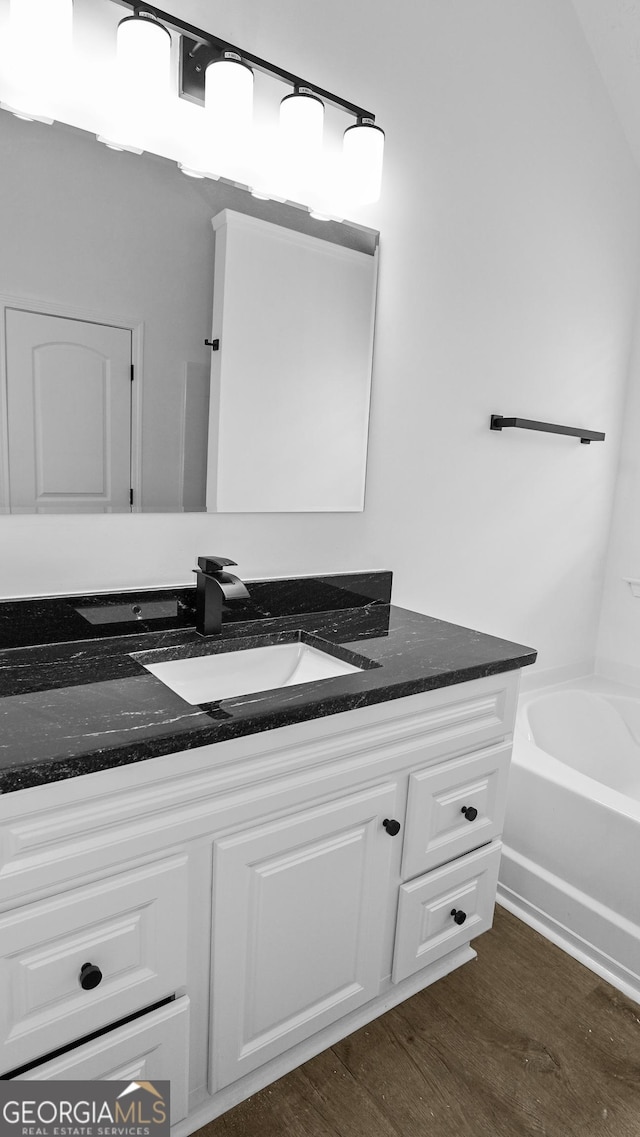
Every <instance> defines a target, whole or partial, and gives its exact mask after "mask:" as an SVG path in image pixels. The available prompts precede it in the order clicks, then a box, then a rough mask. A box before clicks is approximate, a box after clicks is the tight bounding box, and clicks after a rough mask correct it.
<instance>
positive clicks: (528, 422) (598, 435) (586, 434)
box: [490, 415, 604, 446]
mask: <svg viewBox="0 0 640 1137" xmlns="http://www.w3.org/2000/svg"><path fill="white" fill-rule="evenodd" d="M506 426H518V427H520V428H521V429H522V430H543V431H545V432H546V433H547V434H570V435H572V436H573V437H574V438H579V439H580V441H581V442H585V443H586V444H587V446H588V445H589V443H590V442H604V434H602V432H601V431H599V430H583V429H582V427H579V426H557V425H556V423H554V422H536V421H535V419H531V418H504V417H503V416H502V415H491V423H490V429H491V430H503V428H504V427H506Z"/></svg>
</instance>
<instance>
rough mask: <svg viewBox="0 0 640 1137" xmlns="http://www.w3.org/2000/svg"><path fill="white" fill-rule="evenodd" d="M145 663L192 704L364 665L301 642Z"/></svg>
mask: <svg viewBox="0 0 640 1137" xmlns="http://www.w3.org/2000/svg"><path fill="white" fill-rule="evenodd" d="M143 667H146V669H147V671H150V672H151V673H152V674H153V675H155V676H156V678H157V679H161V680H162V682H163V683H165V684H166V685H167V687H170V688H171V690H172V691H175V693H176V695H180V697H181V698H182V699H184V700H185V701H186V702H187V703H192V704H198V703H215V702H217V701H218V699H231V698H233V697H234V696H236V695H250V694H252V693H253V692H254V691H270V690H271V689H272V688H275V687H293V686H294V685H295V684H297V683H310V682H314V681H316V680H318V679H333V678H334V677H335V676H336V675H350V674H351V673H352V672H354V671H361V670H362V668H361V667H356V666H355V665H354V664H353V663H346V662H345V661H344V660H343V659H338V658H336V656H334V655H329V654H328V652H324V651H320V650H319V649H318V648H315V647H311V646H310V645H309V644H306V643H299V642H296V643H284V644H267V645H265V646H264V647H253V648H245V649H243V650H241V651H226V652H217V653H216V654H215V655H197V656H193V657H191V658H190V659H175V660H171V661H170V662H169V663H144V664H143Z"/></svg>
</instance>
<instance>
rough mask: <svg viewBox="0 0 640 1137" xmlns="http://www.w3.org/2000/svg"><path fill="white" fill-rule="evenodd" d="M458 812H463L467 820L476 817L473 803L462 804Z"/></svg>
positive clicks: (476, 813)
mask: <svg viewBox="0 0 640 1137" xmlns="http://www.w3.org/2000/svg"><path fill="white" fill-rule="evenodd" d="M460 813H464V815H465V817H466V819H467V821H475V819H476V817H477V816H478V811H477V809H476V807H475V805H463V807H462V809H461V810H460Z"/></svg>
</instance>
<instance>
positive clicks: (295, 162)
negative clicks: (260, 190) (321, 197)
mask: <svg viewBox="0 0 640 1137" xmlns="http://www.w3.org/2000/svg"><path fill="white" fill-rule="evenodd" d="M323 131H324V104H323V102H322V100H321V99H319V98H317V96H315V95H314V94H313V93H312V92H311V91H310V90H308V89H307V88H305V87H301V88H298V90H296V91H295V92H294V93H293V94H291V95H285V97H284V99H283V100H282V102H281V103H280V139H279V150H280V161H281V165H282V174H283V177H284V178H285V179H286V182H287V185H288V187H289V196H290V197H291V198H293V199H294V200H296V199H302V200H306V198H307V197H308V194H309V190H310V189H311V188H312V187H313V185H314V183H315V182H316V181H317V177H318V167H319V165H320V160H321V157H322V138H323Z"/></svg>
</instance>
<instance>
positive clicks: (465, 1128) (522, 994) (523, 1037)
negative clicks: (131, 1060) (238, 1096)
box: [198, 908, 640, 1137]
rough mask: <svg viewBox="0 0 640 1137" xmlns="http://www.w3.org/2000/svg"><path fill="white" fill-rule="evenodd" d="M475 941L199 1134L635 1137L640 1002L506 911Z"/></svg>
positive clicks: (639, 1127) (639, 1115) (639, 1105)
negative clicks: (426, 982)
mask: <svg viewBox="0 0 640 1137" xmlns="http://www.w3.org/2000/svg"><path fill="white" fill-rule="evenodd" d="M475 947H476V949H477V951H478V959H477V960H475V961H474V962H472V963H469V964H466V965H465V966H464V967H462V968H461V969H460V970H459V971H457V972H454V973H453V974H452V975H449V976H448V977H447V978H446V979H443V980H441V981H440V982H439V983H435V984H434V985H433V986H432V987H430V988H428V989H427V990H426V991H422V992H421V993H420V994H418V995H415V996H414V997H413V998H412V999H409V1000H407V1001H406V1002H405V1003H401V1004H400V1006H398V1007H396V1008H395V1009H394V1010H392V1011H389V1012H388V1013H387V1014H386V1015H384V1016H383V1017H382V1018H380V1019H378V1020H376V1021H375V1022H373V1023H371V1024H370V1025H369V1026H366V1027H363V1028H362V1029H361V1030H359V1031H357V1032H356V1033H355V1034H352V1035H350V1036H349V1038H346V1039H344V1041H343V1042H339V1043H337V1044H336V1045H335V1046H334V1047H332V1048H331V1049H330V1050H328V1051H325V1053H323V1054H320V1055H318V1057H317V1058H313V1059H312V1060H311V1061H310V1062H307V1063H306V1064H305V1065H304V1066H301V1067H300V1068H299V1069H298V1070H294V1071H293V1072H292V1073H291V1074H287V1075H286V1077H284V1078H282V1079H281V1080H280V1081H279V1082H276V1083H274V1084H273V1085H272V1086H270V1087H268V1088H267V1089H265V1090H262V1092H261V1093H259V1094H256V1095H255V1096H254V1097H252V1098H250V1099H249V1100H248V1101H245V1102H243V1103H242V1104H241V1105H239V1106H236V1108H235V1109H232V1110H230V1111H229V1112H228V1113H226V1114H224V1115H223V1116H222V1117H220V1118H218V1119H217V1120H216V1121H214V1122H212V1123H211V1124H210V1125H207V1126H205V1127H204V1128H203V1129H201V1130H199V1133H198V1137H530V1135H536V1137H640V1006H638V1004H636V1003H633V1002H631V1000H629V999H626V998H625V997H624V995H621V994H619V992H617V991H616V990H615V989H614V988H613V987H610V986H609V985H608V984H607V983H605V982H604V981H603V980H601V979H599V978H598V976H596V975H593V974H592V972H590V971H588V970H587V969H586V968H584V967H582V966H581V965H580V964H579V963H576V961H575V960H573V959H571V958H570V957H569V956H568V955H565V953H564V952H562V951H560V949H559V948H557V947H555V946H554V945H553V944H550V943H549V942H548V941H547V940H545V939H543V938H542V937H541V936H539V935H538V934H537V933H536V932H534V931H532V929H531V928H529V927H527V925H526V924H523V923H521V922H520V921H519V920H516V919H515V917H513V916H511V915H510V914H509V913H507V912H506V911H505V910H504V909H502V908H497V909H496V919H495V926H494V928H493V929H492V931H491V932H488V933H487V934H486V935H484V936H482V937H480V939H479V940H477V941H476V944H475Z"/></svg>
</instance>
